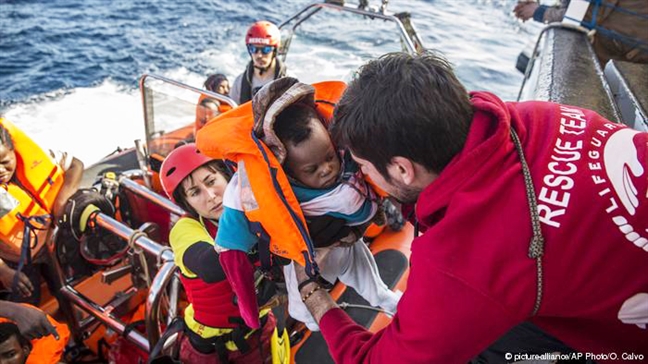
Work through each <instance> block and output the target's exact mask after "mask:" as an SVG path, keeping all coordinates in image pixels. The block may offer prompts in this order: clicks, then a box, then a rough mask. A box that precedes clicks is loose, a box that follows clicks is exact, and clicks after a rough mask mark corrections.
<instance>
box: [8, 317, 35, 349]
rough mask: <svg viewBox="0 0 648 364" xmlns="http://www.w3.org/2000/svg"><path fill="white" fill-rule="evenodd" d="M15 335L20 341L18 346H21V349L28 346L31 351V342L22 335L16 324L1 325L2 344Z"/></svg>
mask: <svg viewBox="0 0 648 364" xmlns="http://www.w3.org/2000/svg"><path fill="white" fill-rule="evenodd" d="M14 335H15V336H16V338H17V339H18V344H20V346H21V347H23V346H27V347H29V349H30V350H31V348H32V343H31V341H29V340H27V338H26V337H24V336H23V335H22V334H21V333H20V330H19V329H18V326H17V325H16V324H14V323H13V322H2V323H0V344H1V343H4V342H5V341H7V340H9V339H10V338H11V337H12V336H14Z"/></svg>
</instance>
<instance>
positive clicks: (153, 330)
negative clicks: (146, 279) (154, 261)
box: [145, 261, 176, 347]
mask: <svg viewBox="0 0 648 364" xmlns="http://www.w3.org/2000/svg"><path fill="white" fill-rule="evenodd" d="M175 268H176V266H175V264H174V263H173V262H172V261H171V262H166V263H164V264H163V265H162V267H161V268H160V270H158V273H157V274H156V275H155V278H154V279H153V282H151V287H150V288H149V294H148V297H147V299H146V313H145V320H146V332H147V334H148V342H149V343H150V345H151V347H155V344H157V342H158V340H160V325H159V317H160V310H159V309H158V307H159V306H160V299H161V298H162V293H163V292H164V288H165V287H166V285H167V284H168V283H169V280H170V279H171V278H172V277H173V273H174V272H175Z"/></svg>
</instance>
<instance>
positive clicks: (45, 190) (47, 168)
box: [0, 118, 64, 262]
mask: <svg viewBox="0 0 648 364" xmlns="http://www.w3.org/2000/svg"><path fill="white" fill-rule="evenodd" d="M0 124H2V125H3V126H4V127H5V129H7V131H8V132H9V134H10V135H11V139H12V141H13V144H14V147H15V149H14V152H15V153H16V169H15V171H14V175H13V178H12V179H11V181H10V182H9V183H7V184H3V185H2V186H0V189H1V190H0V194H2V195H3V196H0V198H6V199H9V200H12V201H13V202H14V203H13V204H12V205H15V207H13V209H12V210H11V211H5V210H3V209H1V208H0V214H1V213H3V214H4V215H2V216H1V217H0V241H1V242H2V244H0V256H1V257H2V258H5V259H8V260H10V261H13V262H17V261H18V259H19V258H20V248H21V244H22V239H23V228H24V223H23V221H22V220H21V218H20V217H19V216H22V217H33V216H42V215H49V214H51V211H52V205H53V204H54V201H55V200H56V197H57V196H58V193H59V190H60V189H61V186H62V185H63V177H64V171H63V169H62V168H61V167H60V166H59V165H58V164H56V163H55V162H54V161H53V160H52V158H51V157H50V155H49V154H48V153H47V152H46V151H44V150H43V149H41V148H40V147H39V146H38V145H37V144H36V143H34V141H33V140H32V139H31V138H30V137H28V136H27V135H26V134H25V133H23V132H22V131H21V130H20V129H18V128H17V127H16V126H15V125H14V124H13V123H11V122H9V121H8V120H5V119H3V118H0ZM45 237H46V231H40V233H39V234H38V246H35V247H32V250H34V251H37V250H38V249H39V248H40V247H41V246H42V245H43V244H44V243H45Z"/></svg>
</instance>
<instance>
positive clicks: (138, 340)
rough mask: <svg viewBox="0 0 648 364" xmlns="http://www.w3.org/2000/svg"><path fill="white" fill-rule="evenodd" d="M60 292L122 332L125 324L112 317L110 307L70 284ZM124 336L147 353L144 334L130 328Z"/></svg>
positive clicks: (147, 345) (147, 346)
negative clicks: (102, 305) (85, 294)
mask: <svg viewBox="0 0 648 364" xmlns="http://www.w3.org/2000/svg"><path fill="white" fill-rule="evenodd" d="M61 293H62V294H63V296H64V297H65V298H67V299H68V300H70V302H72V303H73V304H74V305H75V306H77V307H79V308H81V309H82V310H84V311H86V312H87V313H89V314H90V315H92V316H94V317H96V318H97V319H98V320H100V321H101V322H102V323H104V324H105V325H106V326H108V327H110V328H111V329H113V330H115V331H116V332H118V333H119V334H120V335H123V334H124V330H125V329H126V324H124V323H123V322H122V321H121V320H120V319H118V318H116V317H114V316H113V315H112V314H111V312H110V308H108V309H106V308H103V307H101V306H99V305H98V304H96V303H95V302H92V301H90V300H89V299H88V298H86V297H85V296H84V295H82V294H81V293H79V292H78V291H77V290H75V289H74V288H72V287H70V286H65V287H63V288H62V289H61ZM126 337H127V338H128V339H129V340H131V341H132V342H133V343H135V344H136V345H137V346H138V347H139V348H141V349H142V350H144V351H146V352H147V353H148V352H149V348H150V346H149V341H148V340H147V339H146V338H145V337H144V335H142V334H140V333H139V332H137V331H136V330H130V331H129V332H128V335H127V336H126Z"/></svg>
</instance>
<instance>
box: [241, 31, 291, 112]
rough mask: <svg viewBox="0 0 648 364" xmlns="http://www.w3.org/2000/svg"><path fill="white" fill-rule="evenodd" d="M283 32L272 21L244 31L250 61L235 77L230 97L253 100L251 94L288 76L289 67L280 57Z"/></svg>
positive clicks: (245, 100) (242, 100)
mask: <svg viewBox="0 0 648 364" xmlns="http://www.w3.org/2000/svg"><path fill="white" fill-rule="evenodd" d="M280 45H281V33H280V32H279V28H277V26H276V25H274V24H272V23H270V22H269V21H265V20H262V21H258V22H256V23H254V24H252V26H250V28H249V29H248V31H247V32H246V33H245V46H246V47H247V51H248V53H249V54H250V62H249V63H248V65H247V67H246V68H245V71H243V73H241V74H240V75H238V77H236V79H234V83H233V84H232V88H231V89H230V92H229V97H231V98H232V100H234V101H236V102H237V103H238V104H239V105H240V104H243V103H245V102H248V101H250V100H252V96H254V94H255V93H256V92H257V91H258V90H259V89H261V87H263V86H264V85H265V84H267V83H269V82H270V81H273V80H276V79H277V78H281V77H284V76H285V75H286V66H285V65H284V63H283V62H281V60H280V59H279V58H278V57H277V51H278V50H279V46H280Z"/></svg>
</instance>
